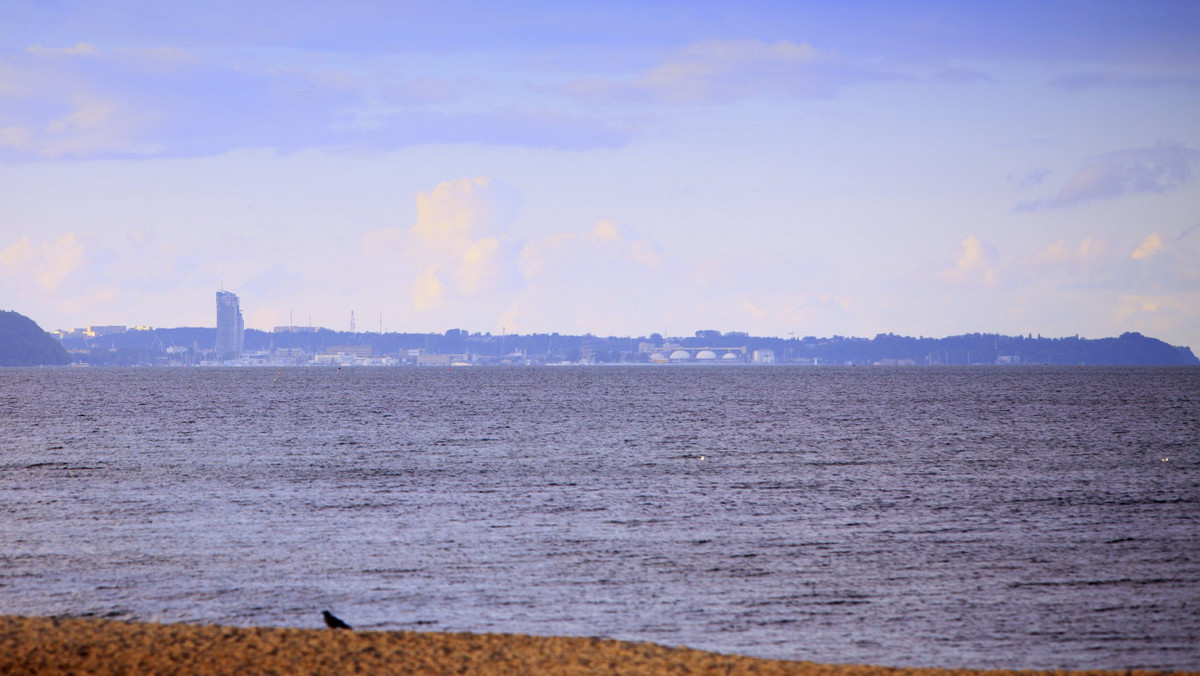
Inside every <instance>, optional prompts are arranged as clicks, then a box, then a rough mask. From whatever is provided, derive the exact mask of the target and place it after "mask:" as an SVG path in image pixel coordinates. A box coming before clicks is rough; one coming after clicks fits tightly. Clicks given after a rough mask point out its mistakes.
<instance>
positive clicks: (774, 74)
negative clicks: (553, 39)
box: [562, 40, 887, 104]
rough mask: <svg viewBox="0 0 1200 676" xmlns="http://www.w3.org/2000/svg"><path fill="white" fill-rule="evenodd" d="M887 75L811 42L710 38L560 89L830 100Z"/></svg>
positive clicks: (640, 96)
mask: <svg viewBox="0 0 1200 676" xmlns="http://www.w3.org/2000/svg"><path fill="white" fill-rule="evenodd" d="M885 77H887V76H886V75H885V74H884V73H882V72H880V71H878V70H875V69H872V68H868V67H865V66H860V65H855V64H852V63H850V62H848V61H846V60H845V59H843V58H840V57H839V56H838V55H836V54H834V53H832V52H828V51H823V50H820V49H817V48H816V47H813V46H812V45H809V44H797V43H794V42H788V41H780V42H775V43H767V42H762V41H759V40H711V41H705V42H698V43H695V44H692V45H689V46H688V47H686V48H684V49H683V50H681V51H680V52H678V53H676V54H675V55H673V56H672V57H671V58H669V59H667V60H666V61H664V62H662V63H660V64H658V65H656V66H653V67H651V68H648V69H647V70H645V71H644V72H642V73H641V74H640V75H638V76H637V77H635V78H632V79H630V80H623V81H622V80H613V79H609V78H591V79H585V80H576V81H574V82H570V83H567V84H566V85H564V86H563V88H562V90H563V91H564V92H565V93H566V94H568V95H570V96H572V97H575V98H577V99H579V100H581V101H585V102H588V103H601V104H610V103H618V104H619V103H663V104H703V103H723V102H729V101H735V100H738V99H744V98H749V97H757V96H769V97H778V98H784V97H786V98H828V97H832V96H834V95H835V94H836V93H837V91H838V90H839V89H840V88H841V87H843V86H845V85H847V84H850V83H855V82H862V81H870V80H879V79H884V78H885Z"/></svg>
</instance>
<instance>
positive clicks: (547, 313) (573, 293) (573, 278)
mask: <svg viewBox="0 0 1200 676" xmlns="http://www.w3.org/2000/svg"><path fill="white" fill-rule="evenodd" d="M518 266H519V269H520V271H521V276H522V279H523V282H524V289H523V290H522V293H521V296H520V298H519V299H518V301H517V302H516V303H514V304H513V306H512V307H511V309H510V310H509V312H508V313H507V315H506V317H505V322H506V324H507V326H509V327H522V326H525V327H528V326H530V322H531V321H532V320H531V318H532V317H534V316H538V317H539V318H541V321H543V322H544V321H546V318H549V321H550V325H551V326H556V327H563V328H568V329H570V330H577V331H583V332H588V331H593V330H595V329H596V327H601V326H619V325H622V324H623V323H625V318H626V317H627V316H628V315H629V314H634V315H636V314H645V313H647V312H650V313H653V307H654V306H655V305H656V304H660V303H661V298H662V295H661V294H662V292H663V290H664V288H665V285H666V275H667V273H668V270H669V267H670V264H669V261H668V259H667V257H666V254H665V252H664V251H663V249H662V247H661V246H660V245H659V244H658V243H657V242H655V241H654V240H652V239H651V238H649V237H646V236H644V235H641V234H638V233H637V232H634V231H633V230H631V229H629V228H628V227H625V226H623V225H621V224H619V223H617V222H615V221H612V220H607V219H605V220H600V221H597V222H596V223H595V224H593V225H592V227H591V228H590V229H588V230H584V231H572V232H560V233H555V234H553V235H549V236H546V237H542V238H540V239H536V240H533V241H530V242H528V243H526V244H525V246H524V247H523V248H522V249H521V252H520V256H519V260H518ZM540 328H542V329H543V330H544V329H545V328H547V327H546V326H541V327H540ZM559 330H562V329H561V328H560V329H559Z"/></svg>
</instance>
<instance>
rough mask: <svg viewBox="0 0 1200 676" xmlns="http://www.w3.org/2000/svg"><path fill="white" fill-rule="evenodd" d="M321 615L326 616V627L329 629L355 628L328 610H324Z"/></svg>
mask: <svg viewBox="0 0 1200 676" xmlns="http://www.w3.org/2000/svg"><path fill="white" fill-rule="evenodd" d="M321 614H322V615H324V616H325V626H326V627H329V628H330V629H353V627H351V626H350V625H348V624H346V623H345V622H342V621H341V620H340V619H338V618H337V617H335V616H334V614H333V613H331V612H329V611H328V610H322V611H321Z"/></svg>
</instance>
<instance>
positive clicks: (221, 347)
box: [217, 291, 246, 358]
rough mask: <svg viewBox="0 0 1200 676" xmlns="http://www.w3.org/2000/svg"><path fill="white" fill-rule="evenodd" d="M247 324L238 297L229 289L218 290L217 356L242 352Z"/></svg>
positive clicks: (221, 356)
mask: <svg viewBox="0 0 1200 676" xmlns="http://www.w3.org/2000/svg"><path fill="white" fill-rule="evenodd" d="M245 330H246V325H245V324H243V323H242V308H241V306H240V305H239V304H238V297H237V295H236V294H232V293H230V292H228V291H218V292H217V357H218V358H223V357H225V356H226V355H228V354H229V353H231V352H232V353H233V354H235V355H238V354H241V353H242V345H243V343H242V337H243V335H244V333H245Z"/></svg>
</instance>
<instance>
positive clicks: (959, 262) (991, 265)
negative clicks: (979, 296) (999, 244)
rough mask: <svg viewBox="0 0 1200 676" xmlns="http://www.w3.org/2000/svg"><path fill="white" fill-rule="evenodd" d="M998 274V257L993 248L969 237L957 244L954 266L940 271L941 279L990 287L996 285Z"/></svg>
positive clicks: (976, 238)
mask: <svg viewBox="0 0 1200 676" xmlns="http://www.w3.org/2000/svg"><path fill="white" fill-rule="evenodd" d="M999 272H1000V264H999V255H998V254H997V252H996V249H995V247H993V246H992V245H990V244H988V243H987V242H985V241H983V240H982V239H980V238H979V237H977V236H975V235H971V236H970V237H967V238H966V239H964V240H963V241H962V242H961V243H960V244H959V248H958V253H957V254H955V256H954V264H953V266H951V267H950V268H947V269H945V270H943V271H942V278H943V279H946V280H948V281H951V282H975V283H982V284H985V285H988V286H992V285H994V284H995V283H996V280H997V277H998V276H999Z"/></svg>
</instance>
